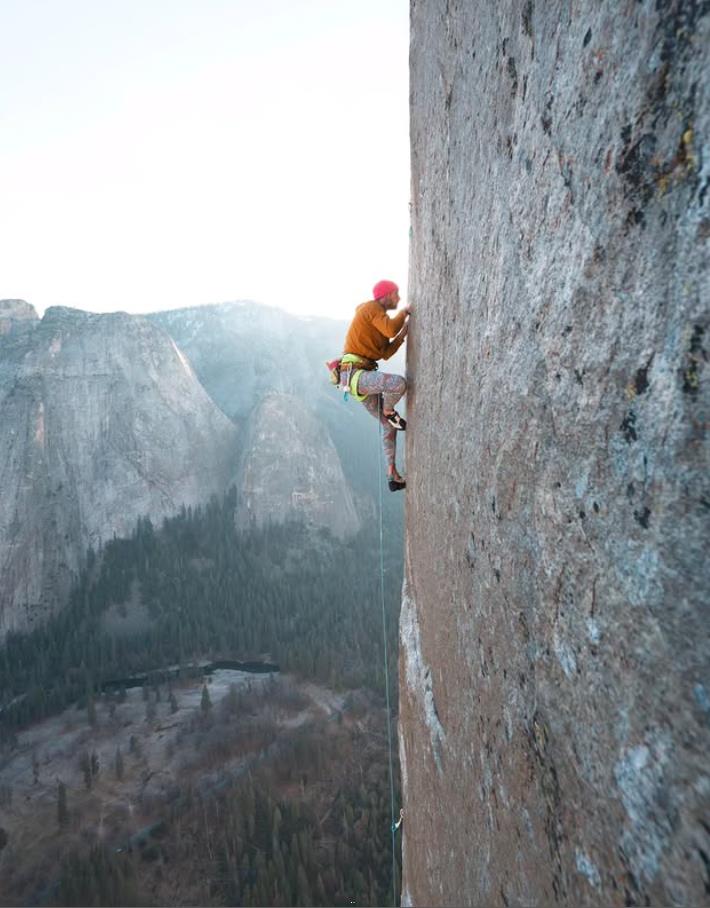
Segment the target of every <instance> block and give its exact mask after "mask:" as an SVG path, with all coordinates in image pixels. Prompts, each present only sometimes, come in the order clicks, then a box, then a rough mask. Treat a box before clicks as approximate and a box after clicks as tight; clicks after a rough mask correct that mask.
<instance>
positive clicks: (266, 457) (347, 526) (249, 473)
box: [237, 392, 360, 539]
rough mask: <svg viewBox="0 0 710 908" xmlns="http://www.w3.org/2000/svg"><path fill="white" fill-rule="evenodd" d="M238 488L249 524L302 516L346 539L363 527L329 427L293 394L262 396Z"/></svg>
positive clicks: (243, 521) (242, 519)
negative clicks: (328, 429) (329, 433)
mask: <svg viewBox="0 0 710 908" xmlns="http://www.w3.org/2000/svg"><path fill="white" fill-rule="evenodd" d="M237 487H238V489H239V491H240V493H241V494H240V496H239V500H240V505H239V509H238V523H239V524H240V525H241V526H243V527H248V526H249V525H251V524H252V523H254V524H256V525H257V526H260V525H263V524H264V523H266V522H283V521H285V520H287V519H289V518H296V519H299V520H302V521H303V522H305V523H306V524H310V525H314V526H318V527H325V528H326V529H328V530H330V532H331V533H333V535H335V536H338V537H340V538H341V539H342V538H345V537H347V536H352V535H353V534H354V533H356V532H357V531H358V529H359V528H360V519H359V517H358V515H357V511H356V510H355V504H354V501H353V493H352V491H351V488H350V485H349V484H348V482H347V481H346V479H345V476H344V475H343V469H342V466H341V464H340V459H339V458H338V454H337V451H336V450H335V447H334V445H333V442H332V441H331V439H330V436H329V435H328V431H327V429H326V427H325V426H324V425H323V424H322V423H321V422H320V421H319V420H318V419H317V418H316V417H315V415H314V414H313V413H312V412H311V411H310V410H309V409H308V407H307V406H306V405H305V404H304V403H303V402H302V401H301V400H300V399H299V398H297V397H294V396H293V395H291V394H279V393H278V392H271V393H270V394H267V395H266V396H265V397H264V398H263V400H262V401H261V404H260V405H259V407H258V408H257V410H256V412H255V414H254V417H253V419H252V421H251V423H250V429H249V437H248V443H247V447H246V450H245V456H244V460H243V463H242V465H241V469H240V472H239V479H238V482H237Z"/></svg>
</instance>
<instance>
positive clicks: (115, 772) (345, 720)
mask: <svg viewBox="0 0 710 908" xmlns="http://www.w3.org/2000/svg"><path fill="white" fill-rule="evenodd" d="M206 690H207V691H208V697H206V696H205V694H204V693H203V685H202V681H201V680H188V681H183V682H180V683H179V684H174V685H173V686H172V702H171V698H170V697H169V695H168V692H167V691H166V690H160V691H158V692H157V696H156V691H155V689H150V690H148V689H144V690H141V689H133V690H129V691H127V692H126V694H125V699H124V700H123V701H122V702H116V701H115V700H113V701H111V700H107V699H105V698H104V699H102V700H100V701H98V702H97V704H96V715H95V717H91V718H93V720H94V721H93V725H92V724H90V722H89V718H90V717H89V715H88V714H87V709H86V708H84V709H77V708H72V709H69V710H66V711H64V712H63V713H62V714H61V715H58V716H55V717H53V718H50V719H47V720H45V721H42V722H40V723H37V724H35V725H33V726H32V727H30V728H28V729H26V730H25V731H23V732H21V733H20V734H19V735H18V739H17V742H16V744H15V746H14V748H13V749H12V750H9V749H7V748H6V751H5V753H4V755H3V756H2V758H1V760H0V799H1V803H0V828H1V829H2V830H3V831H4V835H3V834H2V833H0V847H2V842H3V841H4V842H5V844H4V847H2V850H0V904H3V905H14V904H59V903H61V899H62V896H61V891H60V886H59V881H60V878H61V877H62V873H65V872H66V870H65V868H66V860H67V857H68V856H69V855H72V854H73V855H77V854H79V855H82V854H86V853H88V852H89V850H90V849H91V848H92V847H94V846H96V845H102V846H104V848H105V849H106V851H107V852H109V853H110V854H112V855H125V854H130V855H131V858H130V860H131V861H132V863H133V868H134V869H133V871H132V873H133V876H134V877H135V880H136V885H137V889H138V891H140V893H141V899H142V900H145V901H144V902H143V903H146V902H147V903H149V904H198V903H200V904H206V903H213V904H219V903H223V902H221V896H220V895H219V893H218V894H217V895H215V891H214V890H215V887H214V886H211V887H210V885H209V880H207V879H205V871H204V868H201V869H198V872H197V873H196V874H195V873H192V872H189V871H188V868H187V867H186V866H183V867H182V868H180V867H174V868H173V869H172V870H170V871H169V872H166V866H165V865H166V860H167V858H168V855H169V852H170V847H169V842H170V839H171V836H172V837H175V836H177V837H178V838H179V837H180V832H179V830H180V828H181V824H185V823H187V824H188V825H189V824H190V823H194V815H195V796H196V797H197V799H198V800H199V801H200V803H203V802H204V803H207V802H209V800H210V799H212V800H213V801H214V800H215V799H217V798H219V797H220V795H221V794H223V793H224V792H229V791H230V789H231V787H232V786H234V785H235V784H236V783H237V781H238V780H239V779H240V778H243V777H244V776H245V775H246V774H251V773H253V772H254V771H258V770H260V769H263V767H265V766H267V765H273V766H277V765H278V766H279V768H278V769H274V771H273V772H272V773H271V775H270V779H271V782H272V783H273V786H274V787H273V790H274V791H275V792H277V794H278V796H279V797H283V798H286V799H289V798H290V799H297V800H299V799H300V800H304V799H305V800H307V801H308V802H309V804H310V807H311V808H312V809H314V810H315V811H316V812H320V813H321V814H322V815H323V820H322V821H321V825H322V824H323V821H324V820H325V819H326V817H327V815H328V812H329V808H331V807H332V804H333V799H334V798H335V797H337V795H338V792H339V791H340V790H341V789H342V786H343V785H344V784H345V782H346V779H348V780H349V781H352V779H351V775H352V771H353V770H354V769H355V770H356V769H357V766H359V771H360V774H361V776H362V778H363V779H364V773H365V769H366V767H365V766H363V765H362V762H361V761H362V760H363V759H367V758H366V756H365V755H366V753H367V752H368V749H372V748H373V747H374V748H375V749H376V750H377V751H378V753H379V751H381V750H382V744H381V743H380V742H381V741H382V739H383V736H382V735H381V734H380V732H381V731H382V730H383V729H379V730H378V729H375V728H374V727H373V728H370V727H369V726H370V725H372V723H373V718H372V717H373V716H374V715H375V714H379V718H378V720H376V721H375V722H374V724H375V725H377V724H378V723H380V722H383V721H384V716H383V713H382V710H381V709H375V710H373V709H372V703H371V702H370V703H369V707H370V709H369V710H368V709H366V708H363V704H362V702H358V697H359V696H360V695H355V698H354V699H355V701H356V702H358V707H357V708H351V706H352V703H351V706H349V705H348V703H346V697H345V696H344V695H342V694H338V693H335V692H333V691H331V690H328V689H327V688H325V687H321V686H319V685H317V684H314V683H311V682H308V683H306V682H300V681H298V680H296V679H295V678H293V677H290V676H279V675H254V674H248V673H245V672H239V671H231V670H219V671H216V672H215V673H214V674H213V675H212V676H211V678H210V679H209V681H208V683H207V685H206ZM146 697H147V699H146ZM362 697H363V698H365V700H366V701H367V695H362ZM207 700H209V702H206V701H207ZM350 700H351V701H352V700H353V697H352V695H351V697H350ZM308 732H312V735H311V738H310V744H309V747H313V746H315V747H316V748H317V749H319V748H320V745H319V744H318V742H321V741H324V740H325V739H327V738H331V739H333V741H335V740H336V739H342V740H341V741H340V743H339V744H338V745H337V747H336V749H337V751H338V754H339V755H340V756H339V758H338V759H337V760H334V759H332V756H333V753H334V751H333V747H332V746H330V749H329V750H328V753H329V755H330V756H327V757H326V758H324V759H323V760H322V761H321V760H320V759H315V760H313V759H311V758H310V757H309V761H310V763H311V764H312V766H313V768H312V771H311V772H298V773H297V774H296V775H295V776H294V774H293V772H292V771H291V770H290V769H289V768H288V767H286V768H285V769H284V766H285V765H286V764H288V761H289V759H290V758H289V756H288V754H286V751H288V750H289V748H291V749H293V747H294V741H296V742H298V741H299V740H300V741H301V742H303V741H304V740H305V738H304V733H308ZM306 736H307V735H306ZM313 742H316V743H315V744H313ZM379 756H380V757H382V754H381V753H379ZM370 762H372V761H371V760H370ZM318 764H321V765H318ZM60 783H62V784H63V786H65V789H66V808H64V807H63V806H60V804H59V800H60V796H59V785H60ZM307 788H308V792H307V791H306V789H307ZM351 813H352V811H351ZM195 834H196V833H195V831H194V830H189V835H190V836H191V837H194V836H195ZM208 837H209V836H208ZM161 842H162V844H161ZM175 847H176V848H177V847H178V843H177V840H176V842H175ZM321 847H322V843H321ZM199 852H200V847H197V846H196V848H195V854H198V853H199ZM183 864H184V862H183ZM181 870H182V871H183V872H181ZM193 870H195V868H193ZM217 889H218V890H219V887H217ZM220 891H221V890H220Z"/></svg>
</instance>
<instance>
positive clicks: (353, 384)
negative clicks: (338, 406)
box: [340, 353, 367, 400]
mask: <svg viewBox="0 0 710 908" xmlns="http://www.w3.org/2000/svg"><path fill="white" fill-rule="evenodd" d="M340 362H341V363H351V364H352V365H353V366H356V365H357V364H358V363H360V362H362V357H360V356H356V355H355V354H354V353H345V354H344V355H343V356H342V357H341V360H340ZM365 371H367V370H365V369H356V370H355V371H354V372H353V374H352V375H351V376H350V394H351V396H352V397H354V398H355V400H365V398H366V397H367V394H358V393H357V383H358V381H359V379H360V376H361V375H362V373H363V372H365Z"/></svg>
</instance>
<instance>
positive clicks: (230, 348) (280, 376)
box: [147, 301, 405, 517]
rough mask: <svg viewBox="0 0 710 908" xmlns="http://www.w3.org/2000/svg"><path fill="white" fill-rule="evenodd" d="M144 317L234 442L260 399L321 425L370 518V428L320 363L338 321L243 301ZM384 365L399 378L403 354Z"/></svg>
mask: <svg viewBox="0 0 710 908" xmlns="http://www.w3.org/2000/svg"><path fill="white" fill-rule="evenodd" d="M356 304H357V301H356V303H354V304H353V311H354V308H355V305H356ZM147 318H148V319H150V320H151V321H153V322H154V323H156V324H158V325H160V326H161V327H162V328H164V329H165V330H166V331H167V332H168V333H169V334H170V336H171V337H172V338H174V340H175V342H176V343H177V344H178V346H179V347H180V349H181V350H183V351H184V352H185V354H186V355H187V356H188V357H189V359H190V362H191V363H192V364H193V366H194V369H195V372H196V374H197V376H198V378H199V379H200V381H201V382H202V383H203V385H204V386H205V388H206V389H207V391H208V392H209V394H210V395H211V396H212V398H213V399H214V400H215V402H216V403H217V404H218V406H219V407H221V409H222V411H223V412H224V413H226V414H227V416H229V417H230V418H231V419H233V420H235V422H236V423H237V424H238V425H239V426H240V428H242V429H243V430H244V431H243V432H242V433H240V435H241V437H242V438H246V437H247V435H248V431H249V421H250V419H251V415H252V413H253V411H254V410H255V409H256V408H257V407H259V405H260V403H261V400H262V398H263V396H264V395H265V394H268V393H270V392H278V393H281V394H289V395H292V396H294V397H296V398H298V400H300V401H301V402H302V404H303V406H304V407H305V408H306V409H307V410H309V411H310V412H311V413H313V414H314V415H315V416H316V418H317V419H318V421H319V422H320V423H321V424H324V425H325V426H326V427H327V429H328V432H329V434H330V437H331V439H332V442H333V444H334V445H335V448H336V450H337V452H338V455H339V457H340V460H341V463H342V467H343V471H344V474H345V477H346V479H347V480H348V482H349V483H350V485H351V486H352V487H353V488H354V490H355V493H356V496H355V504H356V507H357V509H358V511H359V513H360V515H361V516H362V517H366V516H370V515H371V514H372V512H373V508H374V502H373V499H375V498H376V497H377V495H378V483H379V482H380V477H379V467H380V464H379V460H378V451H379V441H378V428H377V423H376V421H375V420H373V419H372V417H371V416H370V415H369V414H368V413H367V412H366V411H365V409H364V407H362V406H361V405H360V404H358V403H357V402H355V401H352V400H351V401H348V402H347V404H346V403H344V401H343V398H342V395H341V394H339V393H338V392H337V391H336V390H335V389H334V388H333V386H332V385H331V384H330V383H329V381H328V374H327V372H326V369H325V366H324V363H325V362H326V360H329V359H333V358H334V357H335V356H337V355H338V354H340V353H342V352H343V341H344V339H345V333H346V331H347V328H348V323H347V322H346V321H340V320H335V319H329V318H318V317H308V318H305V317H299V316H295V315H291V314H289V313H287V312H283V311H282V310H280V309H275V308H273V307H270V306H263V305H261V304H258V303H253V302H249V301H239V302H230V303H218V304H214V305H208V306H197V307H192V308H187V309H173V310H170V311H167V312H157V313H153V314H151V315H148V316H147ZM384 368H385V369H386V370H388V371H394V372H399V373H400V374H404V370H405V366H404V351H400V352H399V353H398V354H397V355H396V356H395V357H393V359H392V360H390V361H388V362H387V364H386V365H384ZM402 448H403V445H402ZM392 507H394V508H395V510H397V511H398V512H399V511H401V508H402V503H401V502H400V503H399V504H396V503H395V502H393V501H388V508H392Z"/></svg>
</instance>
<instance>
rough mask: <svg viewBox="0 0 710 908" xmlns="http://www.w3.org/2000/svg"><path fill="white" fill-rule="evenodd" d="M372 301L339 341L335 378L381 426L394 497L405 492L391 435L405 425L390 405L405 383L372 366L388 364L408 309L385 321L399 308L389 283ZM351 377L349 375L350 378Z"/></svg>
mask: <svg viewBox="0 0 710 908" xmlns="http://www.w3.org/2000/svg"><path fill="white" fill-rule="evenodd" d="M372 296H373V298H372V299H371V300H370V301H369V302H367V303H362V304H361V305H360V306H358V307H357V309H356V310H355V317H354V318H353V320H352V323H351V325H350V328H349V329H348V333H347V335H346V337H345V352H344V353H343V357H342V359H341V375H343V374H345V375H346V376H348V378H347V379H346V380H347V381H348V384H349V387H350V390H351V393H352V395H353V397H355V398H356V399H357V400H360V401H362V403H363V404H364V406H365V407H366V409H367V410H368V411H369V412H370V413H371V414H372V415H373V416H374V417H375V418H376V419H378V420H379V421H380V422H381V424H382V428H383V432H382V447H383V449H384V454H385V461H386V463H387V479H388V483H389V487H390V490H391V491H392V492H396V491H398V490H399V489H403V488H405V486H406V483H405V481H404V479H403V478H402V477H401V476H400V474H399V473H398V472H397V467H396V466H395V455H396V445H397V432H401V431H404V430H405V429H406V428H407V424H406V422H405V420H404V419H402V417H401V416H400V415H399V413H397V411H396V410H395V404H396V403H397V401H398V400H399V399H400V398H401V397H402V396H403V394H404V393H405V391H406V390H407V382H406V381H405V379H404V378H403V377H402V376H401V375H393V374H389V373H387V372H378V371H377V360H379V359H389V358H390V357H391V356H394V354H395V353H396V352H397V350H399V348H400V347H401V346H402V344H403V342H404V338H405V337H406V336H407V328H408V322H409V320H408V316H409V313H410V312H411V306H404V307H403V308H402V309H400V311H399V312H398V313H397V315H395V316H394V317H393V318H390V317H389V316H388V315H387V313H388V312H389V311H391V310H392V309H396V308H397V304H398V303H399V287H398V286H397V285H396V284H395V283H394V281H379V282H378V283H377V284H375V286H374V287H373V290H372ZM351 373H354V374H352V377H351V378H350V377H349V376H350V375H351Z"/></svg>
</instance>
